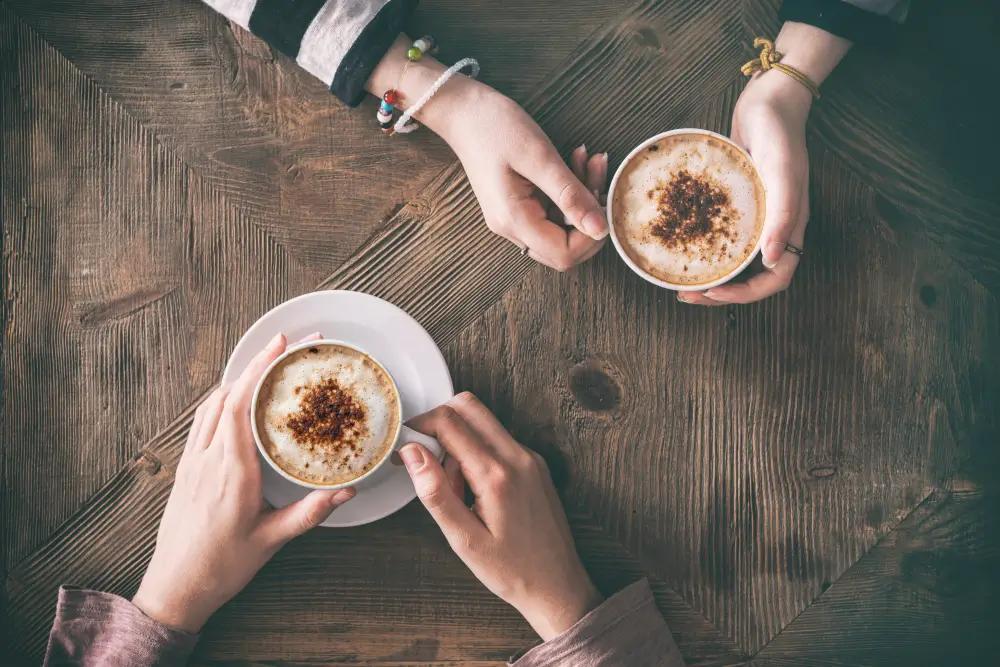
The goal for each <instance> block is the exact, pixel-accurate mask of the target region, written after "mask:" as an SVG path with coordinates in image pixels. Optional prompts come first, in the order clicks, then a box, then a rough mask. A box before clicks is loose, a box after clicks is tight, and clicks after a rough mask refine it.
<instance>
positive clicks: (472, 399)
mask: <svg viewBox="0 0 1000 667" xmlns="http://www.w3.org/2000/svg"><path fill="white" fill-rule="evenodd" d="M455 402H456V403H462V404H465V405H475V404H477V403H479V402H480V401H479V397H478V396H476V395H475V394H473V393H472V392H471V391H463V392H461V393H459V394H456V395H455Z"/></svg>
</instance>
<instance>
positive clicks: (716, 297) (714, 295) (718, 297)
mask: <svg viewBox="0 0 1000 667" xmlns="http://www.w3.org/2000/svg"><path fill="white" fill-rule="evenodd" d="M705 296H707V297H708V298H709V299H711V300H712V301H725V300H726V295H725V294H719V293H718V292H716V291H715V290H707V291H706V292H705Z"/></svg>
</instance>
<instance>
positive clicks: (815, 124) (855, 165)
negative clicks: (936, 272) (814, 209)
mask: <svg viewBox="0 0 1000 667" xmlns="http://www.w3.org/2000/svg"><path fill="white" fill-rule="evenodd" d="M746 5H747V7H746V10H745V12H744V19H745V21H746V23H747V30H748V33H750V34H764V35H768V34H772V35H773V34H776V33H775V32H774V30H775V29H776V28H777V20H776V14H777V3H775V2H774V1H773V0H748V2H747V3H746ZM998 24H1000V6H998V5H996V3H981V2H976V1H975V0H964V1H956V2H947V3H926V4H916V5H914V6H913V7H911V9H910V12H909V14H908V16H907V20H906V24H905V26H904V27H903V29H901V30H900V31H899V34H898V35H897V37H896V39H894V40H892V41H891V42H890V43H888V44H881V45H875V46H873V47H863V46H857V47H855V48H854V49H853V50H852V52H851V53H850V54H849V55H848V56H847V58H845V60H844V61H843V63H842V64H841V65H840V66H839V67H838V68H837V70H836V71H835V72H834V74H833V76H831V77H830V79H829V80H828V81H827V82H826V84H824V86H823V98H822V99H821V100H820V101H819V102H818V103H817V104H816V106H815V109H814V111H813V113H812V118H811V122H810V132H811V133H812V134H813V135H814V137H816V138H818V139H819V140H820V141H821V142H822V144H823V146H824V147H825V148H826V149H827V150H829V151H831V152H832V153H834V154H835V155H837V156H838V157H839V158H840V159H841V160H842V161H843V162H844V163H845V164H846V165H847V166H848V167H849V168H850V169H851V170H852V171H854V172H855V173H857V174H858V175H860V176H861V178H862V180H863V181H864V182H865V183H866V184H868V185H870V186H872V187H874V188H875V190H876V191H878V192H879V193H880V194H881V195H882V196H883V197H884V198H885V209H886V210H887V213H886V215H887V216H893V217H895V218H896V219H897V220H898V221H899V223H901V224H909V225H913V226H914V227H915V228H916V229H919V230H920V231H921V232H922V233H924V234H926V236H927V237H928V238H929V239H931V240H933V241H934V242H935V243H938V244H939V245H941V247H942V248H944V249H945V250H947V252H948V253H949V254H950V255H951V256H952V257H954V258H955V259H956V260H958V262H959V263H960V264H961V265H962V266H964V267H965V268H966V269H967V270H968V271H969V272H970V273H971V274H972V275H973V276H975V277H976V279H977V280H979V281H980V282H982V283H983V284H984V285H986V286H987V287H989V288H990V289H991V290H992V291H994V293H996V291H997V290H998V289H1000V255H998V254H997V252H996V248H997V247H998V245H1000V226H998V225H997V224H996V220H997V219H998V218H1000V200H998V199H997V196H996V189H995V185H996V182H997V180H998V179H1000V162H998V160H996V159H995V156H996V155H997V154H998V152H1000V138H998V137H997V136H996V133H993V132H978V131H977V130H978V129H980V128H984V127H989V126H990V124H991V123H992V112H991V110H990V108H989V105H987V104H983V103H982V95H983V93H982V91H983V88H982V86H981V85H980V84H979V83H978V82H981V81H989V80H990V79H991V76H992V73H993V72H992V69H991V64H990V63H991V62H992V60H991V57H992V52H991V50H990V49H991V47H990V45H991V44H992V41H991V38H992V36H993V35H994V33H995V30H996V26H997V25H998ZM944 35H948V36H949V37H951V36H955V35H962V38H961V39H949V40H948V43H949V48H948V57H947V58H945V59H935V58H927V57H926V54H927V45H928V44H933V43H937V42H938V41H939V40H940V39H941V38H942V36H944ZM914 62H920V63H921V66H920V67H914V66H913V63H914ZM955 63H962V65H961V67H960V68H956V67H955Z"/></svg>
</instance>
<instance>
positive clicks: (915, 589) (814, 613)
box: [754, 487, 1000, 667]
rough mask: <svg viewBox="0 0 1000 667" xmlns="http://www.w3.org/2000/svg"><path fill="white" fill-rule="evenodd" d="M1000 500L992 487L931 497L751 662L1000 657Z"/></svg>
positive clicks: (965, 661) (769, 665)
mask: <svg viewBox="0 0 1000 667" xmlns="http://www.w3.org/2000/svg"><path fill="white" fill-rule="evenodd" d="M997 506H998V504H997V498H996V488H995V487H994V488H992V489H988V490H986V489H976V488H971V489H965V490H962V491H956V492H939V493H935V494H933V495H932V496H930V497H929V498H928V499H927V500H926V501H925V502H923V503H922V504H921V505H920V506H919V507H917V508H916V509H915V510H914V511H913V512H912V513H911V514H910V515H909V516H908V517H907V518H906V519H905V520H904V521H903V522H902V523H900V524H899V526H897V527H896V529H895V530H893V531H892V532H891V533H889V534H888V535H887V536H886V537H885V538H884V539H883V540H882V541H880V542H879V544H878V545H876V546H875V547H874V548H873V549H872V550H871V551H869V552H868V553H867V554H866V555H865V556H864V558H862V559H861V560H860V561H859V562H858V563H857V565H855V566H854V567H853V568H851V569H850V570H849V571H848V572H847V573H846V574H845V575H844V576H843V577H842V578H841V579H840V580H839V581H838V582H837V583H835V584H834V585H833V586H832V587H831V588H830V589H829V590H827V591H826V592H824V593H823V595H822V596H820V597H819V599H817V600H816V601H815V602H814V603H813V604H812V606H810V607H809V608H808V609H807V610H805V611H804V612H803V613H802V614H801V615H800V616H799V617H798V618H796V619H795V621H794V622H792V623H791V624H790V625H789V626H788V627H787V628H785V630H784V631H783V632H782V633H781V635H779V636H778V637H777V638H776V639H775V640H774V641H773V642H772V643H771V644H769V645H768V646H767V647H765V648H764V650H763V651H761V652H760V654H759V655H757V656H756V657H755V658H754V665H756V666H758V667H785V666H788V667H791V666H792V665H795V666H796V667H820V666H826V665H830V666H833V665H838V666H842V667H853V666H855V665H857V666H859V667H860V666H861V665H864V666H865V667H878V666H880V665H900V664H906V665H928V666H929V665H942V664H948V665H988V664H994V663H995V662H996V646H995V642H994V634H995V632H996V628H997V626H998V624H1000V613H998V611H997V607H996V600H997V596H998V595H1000V580H998V578H997V576H996V572H997V568H998V567H1000V524H998V516H1000V515H998V513H997V512H996V508H997ZM848 638H849V639H848Z"/></svg>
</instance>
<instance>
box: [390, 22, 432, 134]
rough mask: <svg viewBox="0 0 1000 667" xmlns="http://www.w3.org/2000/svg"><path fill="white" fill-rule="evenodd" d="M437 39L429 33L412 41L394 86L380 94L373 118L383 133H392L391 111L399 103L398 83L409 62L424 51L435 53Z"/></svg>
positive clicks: (420, 56)
mask: <svg viewBox="0 0 1000 667" xmlns="http://www.w3.org/2000/svg"><path fill="white" fill-rule="evenodd" d="M437 47H438V45H437V40H435V39H434V38H433V37H431V36H430V35H424V36H423V37H421V38H420V39H418V40H416V41H414V42H413V46H411V47H410V48H409V49H407V51H406V63H405V64H404V65H403V69H402V70H401V71H400V72H399V78H398V79H396V87H395V88H390V89H389V90H387V91H385V95H383V96H382V103H381V104H379V107H378V112H377V113H376V114H375V118H376V119H377V120H378V124H379V127H381V128H382V132H384V133H385V134H393V132H394V130H393V127H392V125H393V119H392V112H393V111H395V109H396V105H397V104H399V98H400V97H401V95H400V94H399V87H400V84H402V83H403V77H404V76H405V75H406V70H407V69H409V67H410V64H411V63H415V62H417V61H418V60H420V59H421V58H423V57H424V54H425V53H430V54H432V55H433V54H434V53H437Z"/></svg>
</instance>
